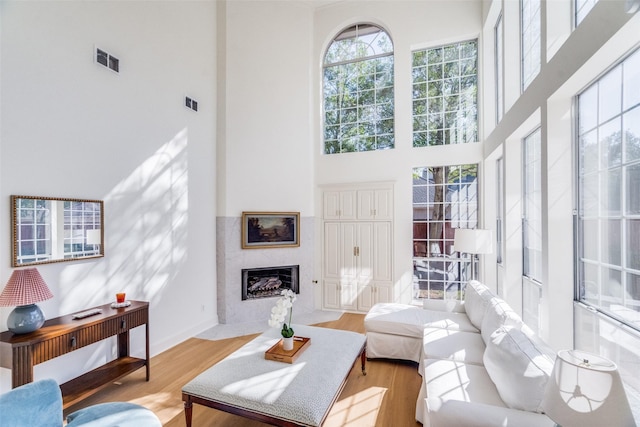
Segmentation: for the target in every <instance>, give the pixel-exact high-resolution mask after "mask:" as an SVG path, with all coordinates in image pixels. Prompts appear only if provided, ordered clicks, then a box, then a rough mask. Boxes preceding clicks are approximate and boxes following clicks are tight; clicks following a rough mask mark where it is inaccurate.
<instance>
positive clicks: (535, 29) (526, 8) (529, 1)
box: [520, 0, 541, 91]
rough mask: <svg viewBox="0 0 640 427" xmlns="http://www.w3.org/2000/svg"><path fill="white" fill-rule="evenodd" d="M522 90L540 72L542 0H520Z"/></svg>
mask: <svg viewBox="0 0 640 427" xmlns="http://www.w3.org/2000/svg"><path fill="white" fill-rule="evenodd" d="M520 31H521V37H520V48H521V60H522V90H523V91H524V90H525V89H526V88H527V87H528V86H529V84H530V83H531V82H532V81H533V79H535V78H536V76H537V75H538V73H539V72H540V54H541V50H540V0H520Z"/></svg>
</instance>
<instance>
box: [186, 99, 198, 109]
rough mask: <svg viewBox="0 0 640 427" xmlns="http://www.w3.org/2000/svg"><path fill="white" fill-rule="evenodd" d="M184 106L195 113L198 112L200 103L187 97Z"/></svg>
mask: <svg viewBox="0 0 640 427" xmlns="http://www.w3.org/2000/svg"><path fill="white" fill-rule="evenodd" d="M184 106H185V107H187V108H189V109H190V110H193V111H198V101H196V100H195V99H193V98H189V97H188V96H185V98H184Z"/></svg>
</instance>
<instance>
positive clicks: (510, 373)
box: [483, 326, 553, 412]
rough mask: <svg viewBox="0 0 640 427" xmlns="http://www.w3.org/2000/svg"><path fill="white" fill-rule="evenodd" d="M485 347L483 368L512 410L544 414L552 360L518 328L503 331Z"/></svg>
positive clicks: (501, 328)
mask: <svg viewBox="0 0 640 427" xmlns="http://www.w3.org/2000/svg"><path fill="white" fill-rule="evenodd" d="M486 344H487V349H486V350H485V352H484V357H483V361H484V367H485V369H486V370H487V373H488V374H489V376H490V377H491V380H492V381H493V383H494V384H495V386H496V388H497V389H498V393H499V394H500V397H501V398H502V400H503V401H504V403H506V404H507V406H509V407H510V408H513V409H520V410H523V411H530V412H542V408H540V403H541V402H542V397H543V396H544V390H545V387H546V385H547V380H548V379H549V376H550V375H551V371H552V370H553V360H551V359H550V358H549V357H548V356H547V355H546V354H544V353H543V352H542V351H540V349H538V348H537V347H536V346H535V344H534V343H533V342H532V341H531V340H530V339H529V337H527V335H525V334H524V333H523V332H522V331H521V330H520V329H518V328H513V327H508V326H506V327H505V326H503V327H500V328H498V329H497V330H496V331H495V332H494V333H493V334H491V339H490V340H489V341H488V342H487V343H486Z"/></svg>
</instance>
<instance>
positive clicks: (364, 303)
mask: <svg viewBox="0 0 640 427" xmlns="http://www.w3.org/2000/svg"><path fill="white" fill-rule="evenodd" d="M374 292H375V288H374V287H373V286H372V285H364V284H363V285H358V311H369V310H370V309H371V307H373V304H374V298H375V295H374Z"/></svg>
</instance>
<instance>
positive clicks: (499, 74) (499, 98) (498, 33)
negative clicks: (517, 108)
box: [493, 14, 504, 123]
mask: <svg viewBox="0 0 640 427" xmlns="http://www.w3.org/2000/svg"><path fill="white" fill-rule="evenodd" d="M493 36H494V40H495V42H494V43H495V57H496V123H499V122H500V120H502V116H503V115H504V74H503V73H504V49H503V47H502V46H503V43H504V40H503V37H504V30H503V23H502V14H500V16H499V17H498V22H496V26H495V28H494V30H493Z"/></svg>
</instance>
